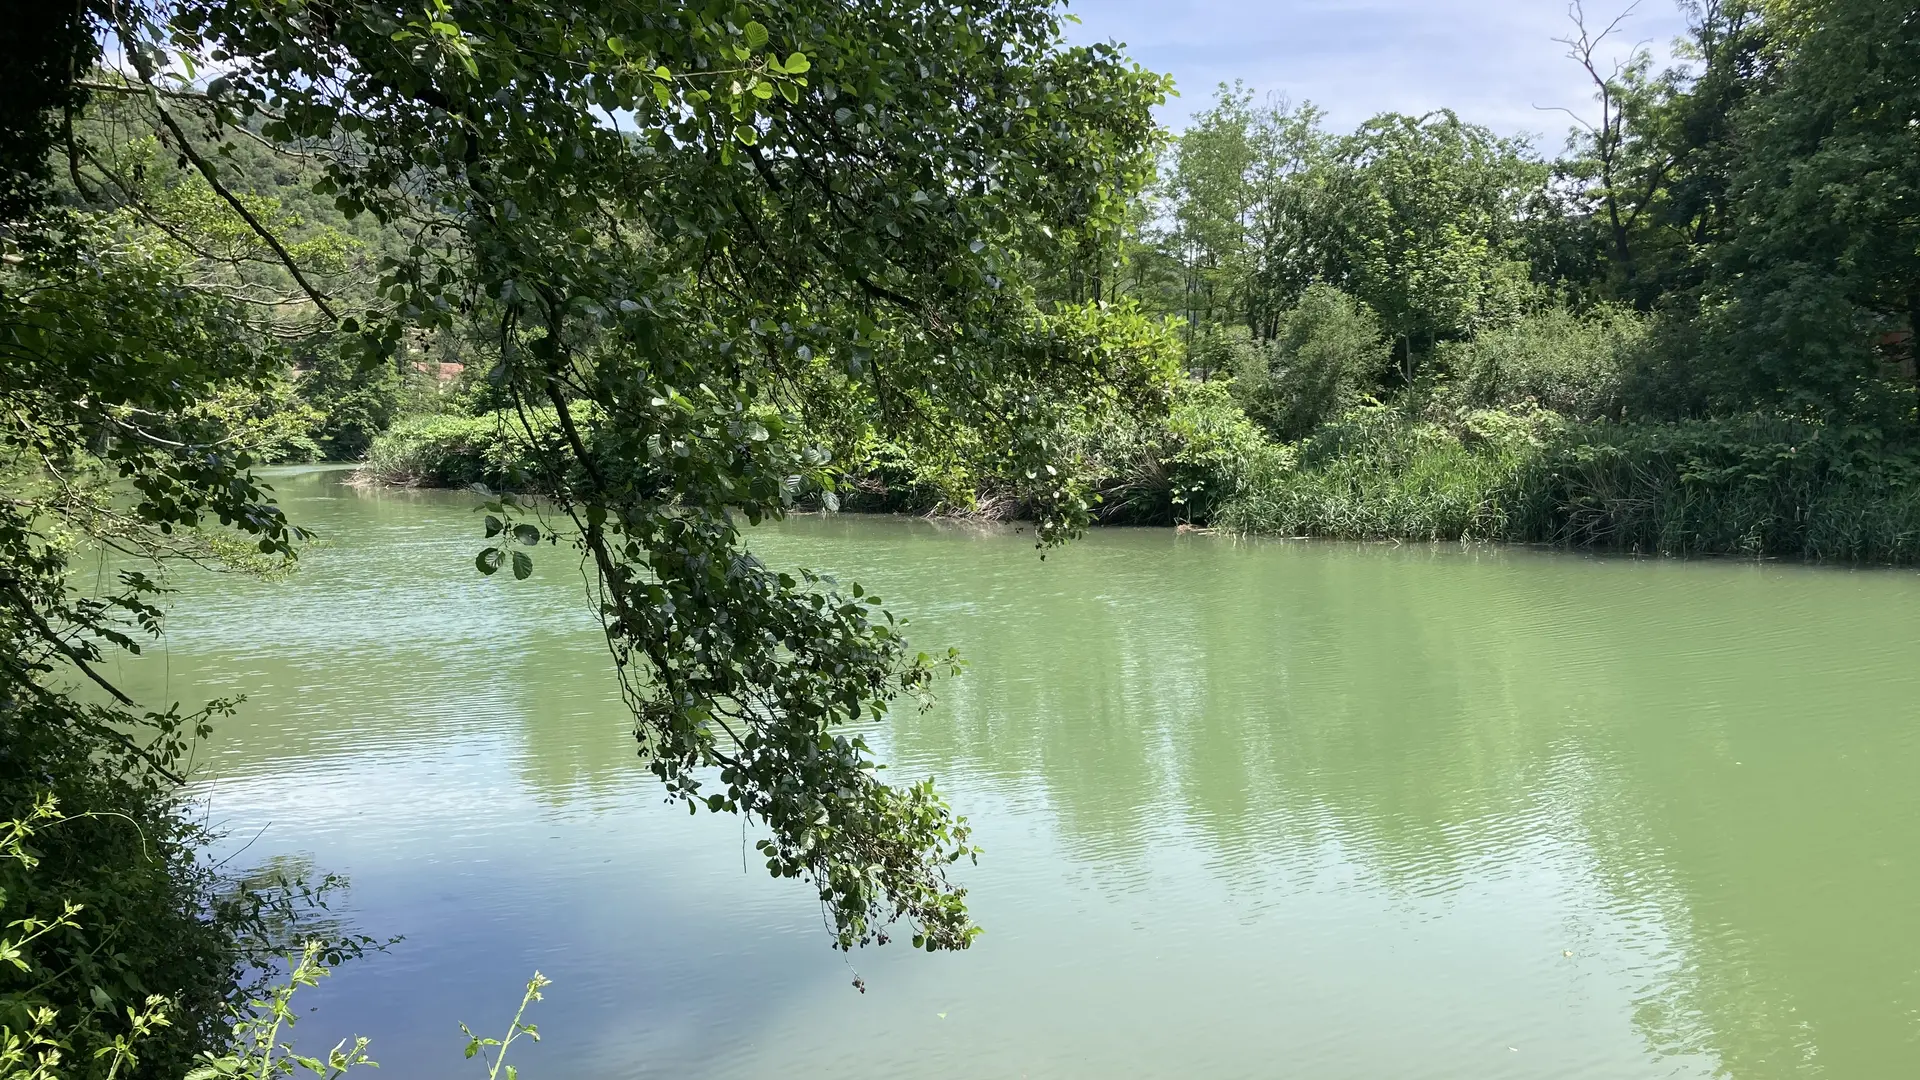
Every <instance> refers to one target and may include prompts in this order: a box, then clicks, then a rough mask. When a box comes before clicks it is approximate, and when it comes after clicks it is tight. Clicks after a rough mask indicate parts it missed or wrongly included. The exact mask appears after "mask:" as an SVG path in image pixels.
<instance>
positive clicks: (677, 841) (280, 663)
mask: <svg viewBox="0 0 1920 1080" xmlns="http://www.w3.org/2000/svg"><path fill="white" fill-rule="evenodd" d="M337 480H338V474H337V473H327V472H319V471H302V472H290V473H287V474H285V475H283V476H282V477H280V478H279V480H278V483H279V487H280V490H281V495H282V498H283V501H284V502H285V503H286V504H287V505H288V508H289V510H290V511H291V513H292V514H293V516H294V518H295V520H297V521H299V522H301V523H303V524H307V525H310V526H313V527H316V528H318V529H319V530H320V531H321V532H322V533H323V534H324V535H325V536H326V537H327V538H328V540H329V543H328V545H327V546H325V547H324V548H321V549H319V550H317V551H315V552H314V553H313V554H312V555H311V556H310V558H309V559H308V562H307V565H306V567H305V569H304V570H303V571H302V572H301V574H300V575H299V576H298V577H296V578H295V579H294V580H292V581H290V582H285V583H277V584H275V583H263V582H253V581H241V580H230V579H222V580H212V579H206V578H197V579H191V580H185V581H183V582H182V584H183V585H184V586H185V588H184V591H183V595H182V596H181V598H180V600H179V602H178V605H177V610H176V621H175V622H174V624H173V632H172V637H171V639H170V643H169V649H168V651H167V653H166V655H165V656H164V657H161V658H157V659H154V660H149V661H145V662H142V663H141V664H139V665H136V666H134V667H132V668H130V669H128V670H127V671H126V672H125V673H124V675H125V677H126V678H127V679H129V680H130V681H133V682H135V683H137V684H139V685H141V686H142V687H143V688H145V690H146V691H147V693H148V694H150V695H152V696H161V695H166V696H170V697H173V698H180V699H187V700H193V699H197V698H203V697H207V696H212V695H218V694H227V693H232V692H236V691H244V692H246V693H249V694H251V695H252V700H251V701H250V703H249V704H248V705H247V706H246V707H245V708H244V710H243V712H242V714H241V716H240V717H239V718H238V719H237V720H236V721H235V722H233V723H232V724H231V725H229V727H228V728H227V730H225V731H223V732H222V733H221V734H220V735H219V736H218V737H217V738H216V741H215V742H214V743H213V744H212V745H210V746H209V747H208V748H207V750H206V752H205V754H204V755H203V761H202V770H203V775H204V776H205V778H206V779H205V780H204V781H203V783H202V787H203V790H204V792H205V793H206V795H207V797H208V798H209V800H210V804H211V807H212V810H213V813H214V815H215V817H216V818H217V819H218V820H220V821H222V822H224V823H225V824H226V825H227V826H228V827H229V828H230V829H231V831H232V832H233V835H234V836H235V837H236V838H237V839H236V840H235V845H236V846H238V844H239V843H241V842H244V841H245V840H246V839H249V838H251V837H253V836H254V834H255V833H257V832H259V831H260V830H261V829H262V828H263V827H264V828H265V830H266V831H265V833H264V835H263V836H262V837H261V838H260V839H259V840H258V841H257V842H256V844H255V848H254V853H258V852H262V851H270V852H294V853H299V854H301V855H308V856H311V857H312V858H314V859H315V860H317V862H318V863H319V864H320V865H322V866H325V867H328V868H331V869H335V870H339V871H343V872H345V873H347V874H348V875H349V876H351V877H352V879H353V881H354V894H353V901H352V906H353V914H354V916H355V918H357V919H358V921H359V922H360V924H361V925H362V926H363V927H364V928H366V929H368V930H370V931H372V932H376V933H381V934H395V933H398V934H404V935H406V941H404V942H403V943H402V944H401V945H399V946H397V947H396V948H395V949H394V950H393V952H392V953H391V954H389V955H386V956H382V957H377V958H375V959H372V960H369V961H367V962H365V963H364V964H361V965H359V966H358V967H350V968H348V969H345V970H343V971H342V972H341V973H340V974H339V975H338V976H337V977H336V978H335V979H334V980H333V981H332V982H331V983H330V984H329V985H328V986H327V987H326V988H325V989H324V990H322V991H320V992H317V993H314V994H313V996H312V1001H311V1002H310V1004H313V1005H316V1006H318V1009H319V1011H318V1012H317V1013H316V1014H314V1015H313V1016H312V1018H311V1019H309V1020H307V1021H306V1022H305V1023H304V1024H303V1027H302V1032H303V1037H305V1038H309V1039H313V1040H315V1041H319V1040H320V1039H321V1038H324V1039H325V1040H326V1041H327V1042H331V1041H332V1040H333V1039H334V1038H337V1037H339V1036H340V1035H344V1034H347V1033H348V1032H349V1031H357V1032H360V1033H364V1034H367V1035H370V1036H372V1037H373V1038H374V1040H375V1042H374V1045H375V1048H376V1050H377V1051H378V1052H377V1053H376V1054H375V1056H376V1057H377V1058H379V1059H380V1060H381V1061H382V1062H383V1063H385V1065H386V1067H387V1069H388V1070H389V1071H393V1070H395V1069H398V1070H399V1071H401V1072H403V1073H405V1074H407V1075H426V1076H437V1075H447V1076H453V1075H463V1074H465V1073H464V1068H463V1067H464V1066H465V1065H466V1064H467V1063H464V1062H462V1061H461V1060H460V1058H459V1048H460V1046H461V1040H460V1039H459V1038H458V1031H457V1028H456V1027H455V1022H456V1020H466V1021H467V1022H469V1023H472V1024H475V1025H476V1026H479V1025H480V1024H482V1023H486V1024H494V1023H499V1024H504V1022H505V1019H506V1017H507V1015H508V1014H510V1012H511V1008H512V1005H513V1002H514V1001H515V1000H516V999H517V996H518V992H519V986H520V983H521V982H522V981H524V979H525V977H526V975H527V973H528V972H529V971H530V970H531V969H532V968H534V967H539V968H541V969H542V970H544V971H545V972H546V973H547V974H549V975H550V976H552V977H553V978H554V979H555V983H556V985H555V986H554V987H553V989H552V990H551V991H550V992H549V996H548V1000H547V1001H546V1002H545V1003H543V1004H542V1005H541V1006H539V1008H540V1009H541V1010H543V1013H542V1015H540V1016H539V1017H537V1019H538V1020H539V1022H540V1023H541V1028H542V1031H543V1033H544V1034H545V1035H546V1037H547V1041H546V1042H545V1043H543V1044H542V1045H541V1046H539V1047H538V1048H535V1049H533V1050H532V1051H531V1052H530V1053H529V1054H528V1055H527V1056H526V1057H524V1058H522V1059H521V1064H522V1066H523V1067H524V1068H526V1069H528V1070H529V1075H548V1076H560V1075H567V1076H607V1077H629V1076H653V1075H658V1076H673V1077H759V1076H767V1075H774V1074H776V1073H778V1074H781V1075H797V1076H822V1077H824V1076H835V1077H865V1076H874V1077H879V1076H888V1077H892V1076H898V1075H914V1076H936V1077H984V1076H1019V1075H1026V1076H1034V1077H1039V1076H1061V1077H1065V1076H1088V1077H1092V1076H1102V1077H1107V1076H1185V1075H1192V1076H1202V1075H1204V1076H1210V1077H1238V1076H1248V1077H1254V1076H1259V1077H1265V1076H1275V1075H1287V1076H1300V1077H1313V1078H1321V1077H1378V1076H1395V1077H1423V1076H1431V1077H1460V1076H1476V1077H1479V1076H1487V1077H1496V1076H1512V1077H1523V1076H1524V1077H1537V1076H1592V1077H1628V1076H1649V1077H1651V1076H1713V1075H1726V1076H1734V1077H1741V1078H1747V1077H1802V1076H1806V1077H1814V1076H1817V1077H1884V1076H1894V1075H1912V1074H1914V1073H1915V1072H1916V1070H1920V935H1917V934H1916V931H1917V930H1920V925H1917V923H1920V918H1917V917H1916V915H1917V913H1920V908H1917V907H1916V901H1915V885H1916V884H1920V868H1917V867H1916V859H1915V854H1914V852H1915V850H1916V847H1915V844H1914V841H1913V837H1914V835H1915V830H1916V826H1920V783H1916V777H1917V776H1920V771H1917V770H1916V766H1920V735H1916V725H1915V720H1916V714H1917V713H1920V696H1917V695H1916V693H1915V690H1916V688H1917V687H1920V669H1916V665H1915V664H1914V663H1913V659H1912V654H1913V652H1914V650H1915V649H1916V648H1920V579H1916V578H1915V577H1914V576H1913V575H1911V574H1905V573H1889V572H1860V573H1848V572H1841V571H1831V570H1813V569H1805V568H1791V567H1756V566H1750V565H1741V564H1716V563H1706V564H1702V563H1672V562H1634V561H1624V560H1594V559H1584V558H1579V557H1573V556H1566V555H1559V554H1543V553H1534V552H1526V551H1513V550H1502V551H1487V550H1466V551H1463V550H1459V549H1453V548H1448V549H1430V548H1426V547H1414V548H1403V547H1392V546H1371V547H1354V546H1336V545H1298V544H1274V543H1254V544H1247V543H1234V542H1232V541H1230V540H1226V539H1222V538H1215V537H1176V536H1173V535H1171V534H1168V533H1165V532H1158V531H1153V532H1148V531H1140V532H1132V531H1111V532H1104V533H1101V534H1098V535H1096V536H1093V537H1090V538H1089V539H1088V540H1086V541H1085V542H1083V543H1080V544H1076V545H1075V546H1073V547H1072V548H1070V549H1068V550H1066V551H1063V552H1059V553H1056V554H1054V555H1051V556H1050V557H1049V558H1048V559H1047V560H1046V561H1045V562H1041V561H1040V560H1039V559H1037V558H1036V557H1035V553H1034V551H1033V548H1032V546H1031V541H1030V539H1029V538H1027V537H1023V536H1015V535H1011V534H1006V533H999V532H983V531H980V530H975V529H969V528H963V527H958V526H942V525H935V524H930V523H926V522H907V521H893V520H870V519H859V518H852V517H840V518H832V519H819V518H814V519H802V520H798V521H794V522H790V523H788V524H785V525H782V526H779V527H776V528H772V529H768V530H763V531H762V532H761V533H759V534H756V536H755V537H754V545H755V547H756V549H757V550H758V551H760V552H761V554H762V555H763V556H764V557H765V558H766V559H768V561H770V562H773V563H776V564H783V565H784V564H793V565H806V566H810V567H813V568H816V569H821V570H828V571H833V572H837V573H839V574H841V575H842V576H843V577H849V578H851V577H857V578H858V579H859V580H860V581H862V582H863V583H864V584H866V585H867V586H869V587H870V588H873V589H876V590H877V591H879V592H880V593H881V594H882V595H884V596H886V597H887V598H888V599H889V600H890V601H892V604H891V605H890V606H892V607H893V609H894V610H895V611H896V613H899V614H902V615H906V616H909V617H911V618H912V620H913V625H912V628H911V629H912V632H913V634H914V636H915V637H916V638H917V639H918V640H919V641H920V643H921V644H922V645H923V646H933V645H938V646H942V647H944V646H946V645H949V644H952V645H957V646H958V647H960V649H961V650H962V651H963V652H964V653H965V654H966V655H967V657H968V658H969V660H970V661H971V664H972V670H971V671H970V672H969V673H968V674H967V675H965V676H964V677H962V678H960V679H958V680H955V681H953V682H950V683H948V684H946V685H944V686H943V687H942V704H941V706H940V707H939V708H937V709H935V710H934V711H932V712H930V713H926V714H923V715H911V714H908V715H902V716H898V717H895V718H893V719H892V720H891V721H889V722H888V723H887V724H886V725H885V726H884V727H883V728H882V729H881V730H879V731H877V732H876V733H875V736H876V739H877V741H878V742H879V743H880V745H882V746H883V747H885V748H886V751H887V753H888V754H889V756H890V758H891V760H893V761H894V762H895V763H896V767H897V769H898V770H899V771H900V773H901V774H902V775H903V776H919V775H924V774H927V773H932V774H935V775H937V776H938V777H939V778H940V781H941V784H942V786H943V787H944V788H945V790H946V791H947V792H948V793H949V795H950V797H952V798H953V800H954V801H955V803H956V804H957V805H959V806H960V807H961V808H962V809H963V810H964V811H966V812H967V813H968V814H969V815H970V816H971V817H972V819H973V820H974V822H975V825H976V830H977V835H978V838H979V840H980V842H981V843H983V844H984V845H985V846H986V847H987V849H988V851H987V855H986V857H985V858H984V859H983V861H982V862H981V864H980V866H979V867H977V868H970V869H969V870H967V871H966V875H965V877H966V883H967V884H968V885H969V886H970V887H971V889H972V891H973V892H972V896H973V901H974V908H975V911H976V913H977V914H978V916H979V918H980V919H981V921H982V922H983V923H984V924H985V925H986V927H987V931H988V932H987V934H986V935H985V936H984V937H982V938H981V940H980V942H979V944H978V946H977V947H976V949H975V950H974V951H972V952H970V953H968V954H965V955H962V956H957V957H927V956H924V955H919V954H914V953H912V952H910V951H907V950H905V949H897V948H889V949H882V950H878V951H872V952H868V953H864V954H859V955H856V956H854V957H852V958H851V968H850V966H849V963H848V960H847V959H845V958H842V957H840V956H839V955H838V954H836V953H834V952H832V951H831V950H830V949H829V948H828V947H827V944H826V943H827V937H826V936H825V934H824V933H823V931H822V928H821V923H820V917H819V912H818V909H817V907H815V906H814V905H813V904H811V903H810V902H809V900H808V898H807V896H806V894H805V890H804V889H803V888H800V887H796V886H794V885H793V884H792V883H779V882H774V881H771V880H768V879H766V878H765V877H764V875H763V873H762V872H761V871H760V870H759V869H758V867H757V865H756V864H755V861H754V860H753V859H752V858H751V851H750V845H751V841H752V839H753V838H752V837H751V836H747V835H743V834H742V832H741V829H740V824H739V822H738V821H737V820H734V819H730V818H718V817H712V816H709V815H705V814H702V815H700V816H698V817H689V816H687V815H686V814H685V812H684V811H678V810H674V809H673V808H670V807H667V806H664V805H663V804H662V803H661V802H660V800H659V797H658V795H657V794H656V792H655V790H654V789H653V788H652V787H651V786H650V779H649V777H648V776H647V774H646V773H645V771H644V769H643V767H642V766H641V765H640V764H639V763H638V762H637V760H636V759H635V758H634V755H633V746H632V741H631V738H630V736H629V735H628V733H627V729H626V726H625V720H624V714H623V713H622V712H621V710H620V708H619V706H618V703H617V700H616V698H615V695H614V688H613V686H612V684H611V680H610V677H609V675H608V666H607V662H606V654H605V651H604V648H603V647H602V645H601V643H600V641H599V639H598V636H597V633H596V631H595V628H594V625H593V623H592V621H591V619H590V618H589V617H588V615H587V610H588V609H587V606H586V603H585V600H584V591H583V585H582V581H581V579H580V576H579V573H578V567H577V566H575V565H572V564H571V563H566V561H565V560H564V558H563V557H562V556H561V555H559V554H557V553H554V552H551V551H547V552H545V554H544V558H543V561H542V563H541V565H540V568H539V572H538V573H537V574H536V577H535V578H534V580H533V581H530V582H527V583H518V584H517V583H514V582H511V581H505V580H489V579H481V578H479V577H477V576H475V575H473V574H472V573H471V571H470V569H468V570H464V571H463V567H468V566H469V565H470V560H471V556H472V551H473V549H474V548H475V547H476V546H477V544H478V540H477V532H476V531H475V528H474V516H473V515H472V514H471V513H470V511H469V507H470V503H471V502H472V500H471V499H469V498H466V497H464V496H457V495H448V494H434V493H386V494H368V493H363V492H357V491H354V490H352V489H349V488H346V487H344V486H341V485H339V484H338V483H337ZM563 563H565V564H564V565H563ZM853 968H857V969H858V970H859V972H860V973H861V974H862V975H863V976H864V977H865V978H866V981H867V983H868V985H869V987H870V992H869V993H868V994H866V995H865V996H861V995H859V994H856V993H855V992H854V991H853V990H852V989H850V988H849V986H848V982H849V980H850V979H851V977H852V969H853Z"/></svg>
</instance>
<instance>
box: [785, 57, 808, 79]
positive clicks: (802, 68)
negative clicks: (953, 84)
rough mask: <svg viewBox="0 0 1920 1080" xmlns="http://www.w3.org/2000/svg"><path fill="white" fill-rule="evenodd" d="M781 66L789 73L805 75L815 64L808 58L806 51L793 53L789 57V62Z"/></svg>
mask: <svg viewBox="0 0 1920 1080" xmlns="http://www.w3.org/2000/svg"><path fill="white" fill-rule="evenodd" d="M780 66H781V67H784V68H786V69H787V74H789V75H805V74H806V73H807V70H808V69H809V68H811V67H813V64H812V62H810V61H809V60H808V59H807V54H806V53H793V54H792V55H790V56H788V57H787V62H786V63H784V64H782V65H780Z"/></svg>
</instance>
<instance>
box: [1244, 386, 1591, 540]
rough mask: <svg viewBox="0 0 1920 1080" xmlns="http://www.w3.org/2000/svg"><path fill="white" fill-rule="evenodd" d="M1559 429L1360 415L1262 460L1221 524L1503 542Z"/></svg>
mask: <svg viewBox="0 0 1920 1080" xmlns="http://www.w3.org/2000/svg"><path fill="white" fill-rule="evenodd" d="M1558 423H1559V420H1558V418H1557V417H1554V416H1553V415H1552V414H1550V413H1542V412H1526V413H1508V412H1499V411H1476V412H1471V413H1467V414H1465V415H1463V416H1460V417H1457V418H1453V419H1452V422H1451V423H1439V422H1435V421H1431V420H1422V419H1417V418H1413V417H1409V416H1408V415H1406V414H1405V413H1403V412H1401V411H1400V410H1398V409H1394V408H1389V407H1385V406H1377V405H1376V406H1364V407H1361V408H1356V409H1352V410H1349V411H1348V412H1346V413H1344V414H1342V415H1341V416H1340V417H1339V418H1338V419H1337V420H1335V421H1333V422H1331V423H1328V424H1326V425H1324V426H1323V427H1322V428H1321V429H1320V430H1319V431H1317V432H1316V433H1314V435H1312V436H1311V437H1309V438H1307V439H1304V440H1301V441H1300V442H1297V443H1294V444H1292V445H1290V446H1287V447H1286V448H1284V452H1280V453H1272V454H1268V455H1265V456H1264V457H1263V458H1261V459H1257V461H1256V462H1255V464H1254V467H1253V468H1251V469H1249V471H1248V472H1247V473H1246V475H1245V476H1244V477H1243V478H1242V481H1241V483H1240V485H1239V488H1238V490H1237V491H1236V493H1235V494H1234V496H1233V497H1232V498H1231V499H1229V500H1228V501H1227V502H1226V503H1225V505H1223V506H1222V507H1221V508H1220V512H1219V513H1218V515H1217V517H1216V521H1217V523H1218V524H1220V525H1221V526H1223V527H1225V528H1229V529H1232V530H1234V531H1238V532H1252V533H1274V534H1279V535H1284V536H1325V537H1338V538H1343V539H1365V540H1371V539H1388V538H1405V539H1416V540H1460V539H1479V540H1493V539H1500V538H1502V537H1503V536H1504V535H1505V533H1506V532H1507V529H1508V524H1507V519H1508V503H1509V501H1510V499H1511V494H1512V488H1513V484H1512V481H1513V478H1514V477H1515V476H1516V475H1517V474H1518V473H1519V472H1521V471H1522V470H1523V469H1524V468H1525V467H1526V465H1527V463H1528V462H1529V461H1530V460H1531V459H1532V458H1533V456H1534V455H1536V454H1537V453H1538V452H1539V448H1540V446H1541V445H1542V441H1543V440H1544V439H1545V438H1547V437H1548V436H1549V435H1550V434H1551V433H1552V432H1553V430H1554V429H1555V427H1556V426H1557V425H1558Z"/></svg>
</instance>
